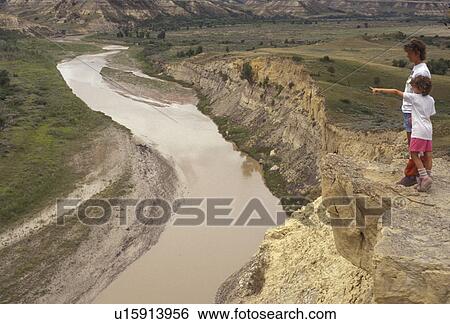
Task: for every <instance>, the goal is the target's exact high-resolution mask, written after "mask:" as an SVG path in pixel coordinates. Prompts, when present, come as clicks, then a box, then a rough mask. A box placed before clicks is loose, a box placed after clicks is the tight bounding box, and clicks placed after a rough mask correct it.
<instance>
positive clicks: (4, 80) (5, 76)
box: [0, 70, 11, 87]
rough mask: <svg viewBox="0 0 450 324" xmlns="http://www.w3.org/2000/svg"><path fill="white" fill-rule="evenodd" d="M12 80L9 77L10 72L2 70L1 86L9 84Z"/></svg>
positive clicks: (0, 74)
mask: <svg viewBox="0 0 450 324" xmlns="http://www.w3.org/2000/svg"><path fill="white" fill-rule="evenodd" d="M10 81H11V80H10V78H9V72H8V71H6V70H0V86H1V87H7V86H9V82H10Z"/></svg>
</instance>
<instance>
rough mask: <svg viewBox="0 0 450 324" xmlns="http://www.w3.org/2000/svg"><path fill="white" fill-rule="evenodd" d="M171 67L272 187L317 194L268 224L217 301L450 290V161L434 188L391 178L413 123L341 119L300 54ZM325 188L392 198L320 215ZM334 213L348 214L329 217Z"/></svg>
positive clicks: (339, 298)
mask: <svg viewBox="0 0 450 324" xmlns="http://www.w3.org/2000/svg"><path fill="white" fill-rule="evenodd" d="M244 64H246V65H247V69H248V70H251V73H250V74H249V73H247V74H246V73H244V72H243V70H244V68H243V67H244ZM248 66H250V67H251V68H248ZM167 72H168V73H169V74H170V75H172V76H174V77H175V78H176V79H179V80H183V81H186V82H189V83H192V84H193V86H194V87H195V88H197V90H198V91H199V92H200V93H201V94H202V95H203V96H206V97H207V98H208V105H206V104H205V102H203V103H201V104H200V108H202V109H203V110H204V111H205V112H206V113H208V114H209V115H211V116H212V117H213V119H214V120H215V121H216V122H217V123H218V125H219V128H220V130H221V131H222V132H223V134H224V136H225V137H227V138H228V139H230V140H232V141H235V142H236V143H237V145H238V146H239V147H240V149H242V150H244V151H247V152H249V153H250V154H252V155H253V156H254V157H256V158H258V159H259V160H260V162H261V163H262V164H263V165H264V170H265V176H266V181H267V183H268V185H269V187H270V189H271V190H272V191H273V192H274V193H276V194H278V195H279V196H280V197H281V196H285V195H291V196H296V197H298V196H307V197H308V198H309V199H305V200H304V202H305V203H306V202H308V201H309V202H310V204H309V205H307V206H308V207H304V208H302V209H301V210H299V211H297V212H296V213H294V214H293V218H292V219H291V220H289V221H288V222H287V223H286V224H285V225H284V226H281V227H279V228H276V229H273V230H271V231H269V232H268V233H267V234H266V238H265V239H264V241H263V243H262V245H261V248H260V250H259V251H258V253H257V254H256V255H255V257H254V258H253V259H252V260H251V261H250V262H249V263H248V264H247V265H246V266H244V267H243V268H242V269H240V270H239V271H238V272H236V273H235V274H233V275H232V276H231V277H230V278H229V279H228V280H227V281H226V282H225V283H224V284H223V285H222V287H221V288H220V289H219V291H218V295H217V302H220V303H235V302H239V303H241V302H267V303H270V302H282V303H284V302H292V303H295V302H300V303H306V302H313V303H316V302H323V303H327V302H328V303H356V302H363V303H366V302H372V301H374V302H448V301H449V291H448V288H447V287H448V286H449V285H448V283H449V282H450V279H449V274H450V272H449V264H450V262H449V259H448V255H450V253H449V252H450V246H449V239H448V232H449V231H448V230H449V226H450V225H449V223H450V222H449V217H448V215H449V213H448V208H447V207H446V203H445V198H443V197H444V196H445V195H447V196H448V194H449V193H450V188H449V187H448V183H450V182H448V180H445V179H448V178H449V175H448V172H446V171H445V170H446V169H448V166H449V165H448V164H449V163H448V161H446V160H439V161H438V164H437V165H438V171H437V172H438V175H437V176H438V177H439V179H440V180H438V181H437V183H436V186H435V189H434V190H433V192H431V193H430V194H420V195H419V197H418V198H417V197H415V196H417V195H418V194H417V193H416V192H415V191H414V190H413V189H403V188H400V187H398V186H396V185H393V183H395V180H396V178H397V177H400V176H401V173H402V170H401V169H402V168H401V167H402V163H404V160H401V159H400V158H402V152H403V151H404V150H405V148H406V144H405V141H404V136H403V134H401V133H399V132H398V131H389V130H386V131H378V132H376V133H374V132H365V131H353V130H349V129H344V128H342V127H340V126H339V125H335V124H333V123H332V121H330V120H329V119H328V117H327V109H326V102H325V100H324V99H323V97H322V95H321V93H320V90H319V89H318V87H317V86H316V85H315V83H314V81H313V80H312V79H311V77H310V76H309V75H308V73H307V71H305V69H304V67H303V66H302V65H301V64H298V63H296V62H294V61H293V60H292V59H291V58H279V57H270V56H264V57H234V56H233V55H225V56H223V55H222V56H207V55H200V56H198V57H196V58H194V59H190V60H187V61H183V62H181V63H178V64H173V65H170V66H168V67H167ZM203 101H204V100H203ZM403 157H404V156H403ZM274 178H275V179H276V181H274ZM437 192H439V194H436V193H437ZM320 195H322V196H323V199H324V200H327V199H329V198H333V197H347V198H354V197H369V198H370V199H368V201H369V203H370V204H371V205H370V206H373V205H375V206H376V207H379V206H378V205H379V204H380V200H381V198H383V197H384V198H386V199H387V200H386V201H388V202H389V203H387V204H385V205H383V206H382V207H383V209H382V210H381V212H380V211H379V209H380V208H378V210H377V213H378V214H377V213H376V215H375V216H372V217H363V216H362V212H363V211H364V208H363V207H364V206H360V205H358V204H357V203H356V202H354V201H352V202H351V203H349V206H350V207H354V208H353V209H351V208H350V209H349V207H345V208H337V207H334V209H333V208H331V212H323V213H322V217H319V216H320V215H318V214H317V204H318V202H320V201H321V200H318V201H316V203H311V201H312V200H313V199H315V198H317V197H318V196H320ZM377 204H378V205H377ZM388 210H390V211H391V213H390V214H389V213H387V211H388ZM323 215H325V216H323ZM436 215H437V216H436ZM366 216H367V215H366ZM361 218H363V219H364V220H365V224H364V226H360V224H359V223H358V224H357V220H361ZM305 219H307V220H308V221H307V222H304V220H305ZM333 219H337V220H339V219H349V221H348V224H347V226H346V227H331V226H330V222H331V221H332V220H333ZM387 219H388V220H390V221H391V223H389V224H387V225H386V220H387ZM382 221H385V223H382Z"/></svg>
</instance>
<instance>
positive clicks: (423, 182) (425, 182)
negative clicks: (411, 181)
mask: <svg viewBox="0 0 450 324" xmlns="http://www.w3.org/2000/svg"><path fill="white" fill-rule="evenodd" d="M432 184H433V179H431V177H426V178H422V179H420V184H419V187H418V188H417V190H418V191H419V192H427V191H428V190H430V189H431V185H432Z"/></svg>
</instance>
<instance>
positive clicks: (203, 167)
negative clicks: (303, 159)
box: [58, 48, 281, 304]
mask: <svg viewBox="0 0 450 324" xmlns="http://www.w3.org/2000/svg"><path fill="white" fill-rule="evenodd" d="M111 49H112V48H111ZM111 53H113V52H109V53H103V54H96V55H84V56H80V57H77V58H75V59H73V60H71V61H67V62H64V63H61V64H60V65H59V66H58V69H59V71H60V72H61V74H62V76H63V77H64V79H65V81H66V82H67V84H68V85H69V87H70V88H71V89H72V90H73V92H74V93H75V94H76V95H77V96H78V97H79V98H80V99H81V100H83V101H84V102H85V103H86V104H87V105H88V106H89V107H90V108H91V109H93V110H96V111H101V112H103V113H105V114H106V115H108V116H110V117H112V118H113V120H114V121H116V122H117V123H119V124H122V125H123V126H125V127H127V128H129V129H130V130H131V131H132V133H133V134H134V135H135V136H137V137H138V138H140V140H142V141H144V142H146V143H148V144H149V145H151V146H152V147H153V148H155V149H157V150H158V151H159V152H161V153H162V154H163V155H164V156H165V157H166V158H167V159H170V160H172V161H173V162H174V164H175V166H176V168H177V171H178V174H179V178H180V179H181V181H182V185H183V186H184V187H185V194H184V196H185V197H202V198H203V197H205V198H206V197H213V198H216V197H217V198H233V199H234V202H233V204H232V205H231V208H232V212H231V213H230V216H229V217H231V218H233V219H236V218H237V217H238V216H239V215H240V213H241V212H242V210H243V209H244V207H245V205H246V204H247V203H248V201H250V200H251V199H252V198H259V199H260V200H261V201H262V202H263V203H264V205H265V207H266V208H267V210H268V211H269V212H270V213H271V215H275V214H276V213H278V212H281V206H279V201H278V199H276V198H275V197H274V196H273V195H272V194H271V193H270V191H269V190H268V189H267V187H266V186H265V184H264V181H263V178H262V175H261V170H260V166H259V164H258V162H256V161H254V160H253V159H251V158H249V157H248V156H247V155H245V154H243V153H241V152H239V151H237V150H236V149H235V147H234V146H233V144H231V143H229V142H227V141H225V140H224V138H223V137H222V136H221V135H220V134H219V132H218V129H217V127H216V125H215V124H214V123H213V122H212V121H211V119H210V118H208V117H207V116H204V115H203V114H202V113H200V112H199V111H198V110H197V108H196V107H195V106H194V105H192V104H185V105H180V104H169V105H168V104H156V105H152V103H151V101H148V98H147V99H145V98H136V97H132V96H124V95H123V94H120V93H119V92H118V91H117V90H116V89H114V87H111V86H110V85H109V84H108V83H107V82H105V81H104V80H103V78H102V77H101V75H100V73H99V72H100V71H101V69H102V67H104V66H105V65H106V56H107V55H110V54H111ZM139 99H141V100H139ZM161 105H162V106H164V107H160V106H161ZM136 198H139V197H136ZM221 208H223V207H221ZM255 217H257V216H255ZM273 217H274V216H273ZM268 227H269V225H267V226H262V227H261V226H260V227H251V226H245V227H243V226H240V227H238V226H227V227H223V226H222V227H212V226H206V225H203V226H196V227H178V226H173V225H167V227H166V229H165V231H164V232H163V234H162V235H161V237H160V240H159V242H158V243H157V244H156V245H155V246H153V247H152V248H151V250H149V251H148V252H147V253H145V254H144V255H143V256H142V257H141V258H140V259H138V260H137V261H136V262H134V263H133V264H131V265H130V266H129V267H128V268H127V269H126V270H125V271H124V272H122V273H121V274H120V275H119V276H118V277H117V278H116V279H115V280H114V281H113V282H112V283H111V284H110V285H109V286H108V287H107V288H106V289H105V290H104V291H103V292H102V293H101V294H100V295H99V296H98V297H97V299H96V300H95V301H94V302H95V303H135V304H141V303H142V304H144V303H150V304H152V303H211V302H214V297H215V294H216V291H217V288H218V287H219V286H220V284H221V283H222V282H223V281H224V280H225V279H226V278H227V277H228V276H229V275H231V274H232V273H233V272H235V271H236V270H238V269H239V268H240V267H241V266H242V265H244V264H245V263H246V262H247V261H248V260H249V259H250V258H251V256H252V255H253V254H254V253H255V252H256V251H257V248H258V246H259V244H260V242H261V240H262V238H263V236H264V232H265V231H266V230H267V228H268Z"/></svg>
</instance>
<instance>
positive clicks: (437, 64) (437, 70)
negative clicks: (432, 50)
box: [428, 58, 450, 75]
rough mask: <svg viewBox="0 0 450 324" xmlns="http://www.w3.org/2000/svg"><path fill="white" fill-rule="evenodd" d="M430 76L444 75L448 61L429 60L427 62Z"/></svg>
mask: <svg viewBox="0 0 450 324" xmlns="http://www.w3.org/2000/svg"><path fill="white" fill-rule="evenodd" d="M428 66H429V67H430V72H431V73H432V74H438V75H445V74H447V71H448V69H449V68H450V60H445V59H443V58H440V59H439V60H434V59H433V60H430V61H429V62H428Z"/></svg>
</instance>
